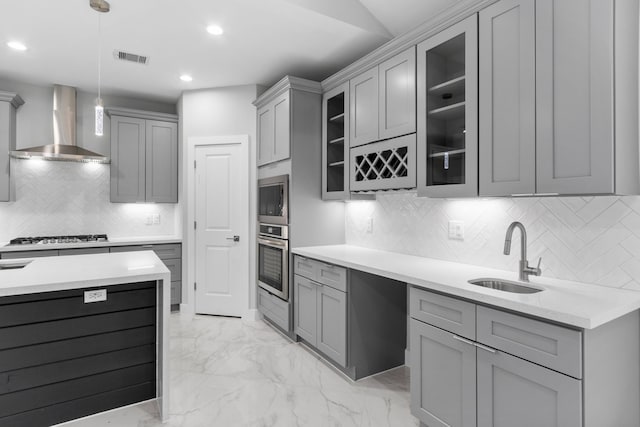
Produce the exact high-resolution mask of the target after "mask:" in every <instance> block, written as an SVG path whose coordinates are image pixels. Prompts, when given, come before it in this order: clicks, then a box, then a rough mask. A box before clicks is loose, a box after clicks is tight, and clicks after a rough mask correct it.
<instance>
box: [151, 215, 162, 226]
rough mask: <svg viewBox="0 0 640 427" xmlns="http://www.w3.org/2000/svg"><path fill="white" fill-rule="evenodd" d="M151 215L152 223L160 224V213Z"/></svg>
mask: <svg viewBox="0 0 640 427" xmlns="http://www.w3.org/2000/svg"><path fill="white" fill-rule="evenodd" d="M152 217H153V223H154V224H160V214H159V213H154V214H153V216H152Z"/></svg>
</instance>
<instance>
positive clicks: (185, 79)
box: [180, 74, 193, 82]
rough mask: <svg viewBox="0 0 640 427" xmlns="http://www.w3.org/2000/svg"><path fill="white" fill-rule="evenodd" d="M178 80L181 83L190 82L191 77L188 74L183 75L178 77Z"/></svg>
mask: <svg viewBox="0 0 640 427" xmlns="http://www.w3.org/2000/svg"><path fill="white" fill-rule="evenodd" d="M180 80H182V81H183V82H190V81H191V80H193V77H191V76H190V75H188V74H183V75H181V76H180Z"/></svg>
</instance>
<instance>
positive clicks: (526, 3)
mask: <svg viewBox="0 0 640 427" xmlns="http://www.w3.org/2000/svg"><path fill="white" fill-rule="evenodd" d="M479 20H480V22H479V47H478V49H479V53H480V55H479V66H480V73H479V79H480V84H479V89H480V98H479V107H480V108H479V115H480V138H479V147H480V153H479V156H480V157H479V162H480V168H479V194H480V196H504V195H512V194H532V193H535V192H536V165H535V160H534V159H535V155H536V134H535V123H536V121H535V119H536V117H535V114H536V94H535V89H536V75H535V61H536V57H535V45H536V43H535V2H533V1H530V0H502V1H499V2H497V3H494V4H493V5H491V6H489V7H487V8H485V9H483V10H481V11H480V14H479ZM516 106H517V108H515V107H516Z"/></svg>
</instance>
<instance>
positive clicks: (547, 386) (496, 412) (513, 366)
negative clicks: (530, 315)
mask: <svg viewBox="0 0 640 427" xmlns="http://www.w3.org/2000/svg"><path fill="white" fill-rule="evenodd" d="M477 352H478V354H477V381H478V396H477V399H478V403H477V409H478V423H477V426H478V427H501V426H504V427H507V426H519V427H539V426H545V427H580V426H582V425H583V424H582V384H581V383H582V382H581V381H580V380H577V379H575V378H571V377H569V376H566V375H562V374H559V373H557V372H554V371H552V370H550V369H546V368H544V367H542V366H539V365H536V364H534V363H529V362H527V361H526V360H522V359H519V358H517V357H514V356H512V355H510V354H507V353H504V352H499V351H487V350H483V349H478V350H477ZM610 425H612V426H613V425H622V424H610Z"/></svg>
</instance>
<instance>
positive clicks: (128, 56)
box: [113, 50, 149, 65]
mask: <svg viewBox="0 0 640 427" xmlns="http://www.w3.org/2000/svg"><path fill="white" fill-rule="evenodd" d="M113 57H114V58H115V59H119V60H121V61H129V62H135V63H136V64H142V65H146V64H147V63H148V62H149V57H148V56H144V55H136V54H135V53H129V52H125V51H123V50H114V51H113Z"/></svg>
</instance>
